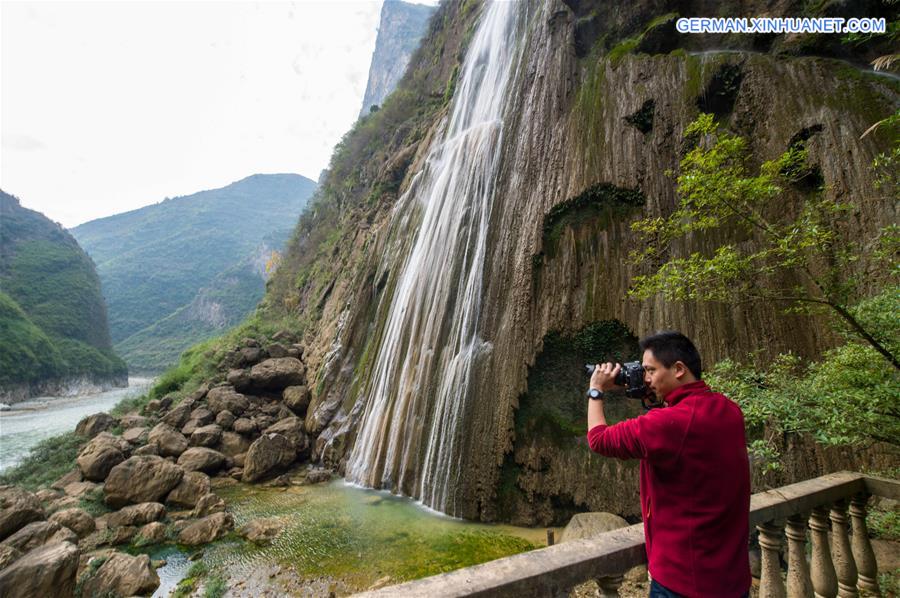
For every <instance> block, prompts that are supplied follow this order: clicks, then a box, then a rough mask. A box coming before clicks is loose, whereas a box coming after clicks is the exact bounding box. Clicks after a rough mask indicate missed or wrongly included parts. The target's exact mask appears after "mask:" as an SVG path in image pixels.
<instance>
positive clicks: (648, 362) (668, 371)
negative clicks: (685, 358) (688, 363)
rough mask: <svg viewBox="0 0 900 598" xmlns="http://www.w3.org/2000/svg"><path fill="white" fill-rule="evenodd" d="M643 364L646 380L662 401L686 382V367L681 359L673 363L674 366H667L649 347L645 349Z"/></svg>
mask: <svg viewBox="0 0 900 598" xmlns="http://www.w3.org/2000/svg"><path fill="white" fill-rule="evenodd" d="M641 365H642V366H644V382H645V383H646V384H647V386H649V387H650V390H652V391H653V394H655V395H656V397H657V398H658V399H659V400H660V401H661V400H663V399H664V398H665V396H666V395H667V394H669V393H670V392H671V391H673V390H675V389H676V388H678V387H679V386H681V385H682V384H684V383H685V382H684V381H683V377H684V372H685V370H686V368H685V366H684V364H683V363H681V362H680V361H676V362H675V363H673V364H672V367H666V366H664V365H663V364H662V363H660V362H659V361H657V359H656V357H654V356H653V352H652V351H651V350H650V349H647V350H646V351H644V357H643V359H642V360H641Z"/></svg>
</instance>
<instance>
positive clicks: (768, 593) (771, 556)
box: [756, 521, 787, 598]
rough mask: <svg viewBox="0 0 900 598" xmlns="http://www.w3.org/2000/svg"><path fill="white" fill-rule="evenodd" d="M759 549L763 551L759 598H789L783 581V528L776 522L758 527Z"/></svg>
mask: <svg viewBox="0 0 900 598" xmlns="http://www.w3.org/2000/svg"><path fill="white" fill-rule="evenodd" d="M756 529H758V530H759V547H760V548H761V549H762V550H761V551H762V564H761V566H760V579H759V598H787V590H786V589H785V587H784V580H783V579H781V560H780V558H779V555H780V552H781V545H782V540H781V527H780V526H778V525H776V524H775V522H774V521H769V522H767V523H763V524H762V525H757V526H756Z"/></svg>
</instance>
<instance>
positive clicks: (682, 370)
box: [672, 361, 688, 380]
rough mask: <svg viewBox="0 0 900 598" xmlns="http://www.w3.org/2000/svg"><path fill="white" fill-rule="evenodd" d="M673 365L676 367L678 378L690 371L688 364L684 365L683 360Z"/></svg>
mask: <svg viewBox="0 0 900 598" xmlns="http://www.w3.org/2000/svg"><path fill="white" fill-rule="evenodd" d="M672 367H673V368H675V377H676V378H678V379H679V380H681V379H682V378H684V375H685V374H686V373H687V371H688V368H687V366H686V365H684V362H683V361H676V362H675V364H674V365H673V366H672Z"/></svg>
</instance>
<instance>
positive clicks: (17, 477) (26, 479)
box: [0, 432, 86, 490]
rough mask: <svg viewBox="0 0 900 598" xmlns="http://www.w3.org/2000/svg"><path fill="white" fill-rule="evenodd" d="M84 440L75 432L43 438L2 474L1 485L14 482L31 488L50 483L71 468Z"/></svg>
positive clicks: (0, 477)
mask: <svg viewBox="0 0 900 598" xmlns="http://www.w3.org/2000/svg"><path fill="white" fill-rule="evenodd" d="M85 442H86V439H85V438H84V437H82V436H78V435H77V434H75V433H74V432H69V433H67V434H61V435H59V436H54V437H52V438H48V439H46V440H42V441H41V442H39V443H37V444H36V445H35V446H34V448H32V449H31V451H30V452H29V453H28V456H27V457H25V458H24V459H23V460H22V461H21V463H19V464H18V465H16V466H15V467H13V468H11V469H8V470H7V471H5V472H3V473H2V474H0V484H15V485H17V486H22V487H23V488H27V489H28V490H36V489H38V488H40V487H43V486H49V485H50V484H51V483H53V482H55V481H56V480H58V479H59V478H60V477H62V476H63V475H65V474H66V473H68V472H69V471H70V470H71V469H72V465H73V463H75V459H76V457H78V452H79V451H80V450H81V447H82V446H83V445H84V443H85Z"/></svg>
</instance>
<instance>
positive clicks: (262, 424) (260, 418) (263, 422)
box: [253, 415, 278, 430]
mask: <svg viewBox="0 0 900 598" xmlns="http://www.w3.org/2000/svg"><path fill="white" fill-rule="evenodd" d="M277 421H278V419H277V418H275V417H272V416H271V415H254V416H253V423H254V424H255V425H256V429H257V430H265V429H266V428H268V427H269V426H272V425H275V422H277Z"/></svg>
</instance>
